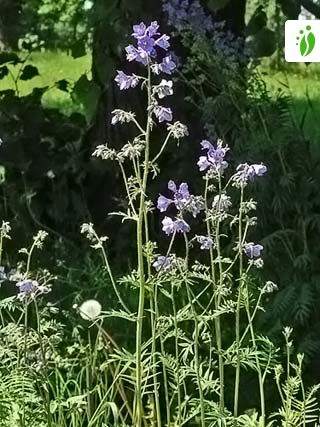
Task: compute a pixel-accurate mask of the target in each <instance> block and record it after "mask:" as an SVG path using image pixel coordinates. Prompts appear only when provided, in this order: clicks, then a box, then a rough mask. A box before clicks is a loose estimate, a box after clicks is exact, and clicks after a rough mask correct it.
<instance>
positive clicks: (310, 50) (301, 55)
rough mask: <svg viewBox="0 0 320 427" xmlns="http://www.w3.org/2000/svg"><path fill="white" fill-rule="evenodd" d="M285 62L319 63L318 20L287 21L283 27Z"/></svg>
mask: <svg viewBox="0 0 320 427" xmlns="http://www.w3.org/2000/svg"><path fill="white" fill-rule="evenodd" d="M285 58H286V61H287V62H320V20H313V19H312V20H310V19H309V20H307V19H299V20H289V21H286V25H285Z"/></svg>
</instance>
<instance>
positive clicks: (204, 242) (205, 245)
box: [196, 236, 213, 250]
mask: <svg viewBox="0 0 320 427" xmlns="http://www.w3.org/2000/svg"><path fill="white" fill-rule="evenodd" d="M196 239H197V242H198V243H200V249H201V250H210V249H211V248H212V246H213V238H212V237H210V236H197V237H196Z"/></svg>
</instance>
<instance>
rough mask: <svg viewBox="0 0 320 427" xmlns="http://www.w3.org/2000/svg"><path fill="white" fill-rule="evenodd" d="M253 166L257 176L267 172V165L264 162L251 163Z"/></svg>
mask: <svg viewBox="0 0 320 427" xmlns="http://www.w3.org/2000/svg"><path fill="white" fill-rule="evenodd" d="M251 167H252V169H253V170H254V172H255V175H256V176H262V175H264V174H265V173H266V172H267V167H266V166H265V165H264V164H262V163H261V164H260V165H251Z"/></svg>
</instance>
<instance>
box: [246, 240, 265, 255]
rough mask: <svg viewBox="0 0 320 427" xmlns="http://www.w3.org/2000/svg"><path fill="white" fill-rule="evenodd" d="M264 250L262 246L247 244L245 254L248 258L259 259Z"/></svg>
mask: <svg viewBox="0 0 320 427" xmlns="http://www.w3.org/2000/svg"><path fill="white" fill-rule="evenodd" d="M262 250H263V246H262V245H255V244H254V243H252V242H250V243H247V244H246V245H245V247H244V252H245V254H246V255H247V257H248V258H251V259H252V258H259V257H260V256H261V252H262Z"/></svg>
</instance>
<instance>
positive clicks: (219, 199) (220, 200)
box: [212, 193, 232, 212]
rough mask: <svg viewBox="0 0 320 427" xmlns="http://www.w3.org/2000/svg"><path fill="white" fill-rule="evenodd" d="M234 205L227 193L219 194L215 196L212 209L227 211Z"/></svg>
mask: <svg viewBox="0 0 320 427" xmlns="http://www.w3.org/2000/svg"><path fill="white" fill-rule="evenodd" d="M231 205H232V202H231V199H230V197H229V196H227V195H226V194H223V193H222V194H217V195H216V196H214V198H213V202H212V209H214V210H215V211H217V212H226V211H227V210H228V209H229V208H230V206H231Z"/></svg>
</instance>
